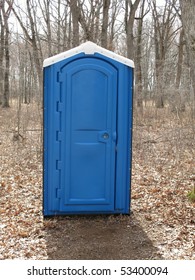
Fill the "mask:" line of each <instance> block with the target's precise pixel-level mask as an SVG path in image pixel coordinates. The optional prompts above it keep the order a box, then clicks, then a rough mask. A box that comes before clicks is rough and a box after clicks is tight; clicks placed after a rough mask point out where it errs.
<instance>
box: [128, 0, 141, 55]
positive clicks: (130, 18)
mask: <svg viewBox="0 0 195 280" xmlns="http://www.w3.org/2000/svg"><path fill="white" fill-rule="evenodd" d="M139 3H140V0H136V1H135V2H134V4H132V1H130V0H126V1H125V23H126V38H127V39H126V40H127V57H128V58H130V59H134V52H135V49H134V36H133V27H134V21H135V13H136V10H137V8H138V5H139ZM129 8H130V11H129Z"/></svg>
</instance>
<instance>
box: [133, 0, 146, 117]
mask: <svg viewBox="0 0 195 280" xmlns="http://www.w3.org/2000/svg"><path fill="white" fill-rule="evenodd" d="M144 4H145V0H143V2H142V6H141V10H140V15H139V22H138V28H137V44H136V58H135V62H136V68H135V81H136V88H135V96H136V99H137V106H138V107H139V108H140V109H141V110H140V111H141V114H142V113H143V97H142V68H141V57H142V28H143V18H144Z"/></svg>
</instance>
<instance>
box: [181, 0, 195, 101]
mask: <svg viewBox="0 0 195 280" xmlns="http://www.w3.org/2000/svg"><path fill="white" fill-rule="evenodd" d="M180 6H181V20H182V25H183V29H184V36H185V40H186V49H187V53H188V61H189V67H190V76H191V82H192V87H193V92H194V96H195V69H194V65H195V29H194V26H195V17H194V14H195V3H194V0H182V1H181V0H180Z"/></svg>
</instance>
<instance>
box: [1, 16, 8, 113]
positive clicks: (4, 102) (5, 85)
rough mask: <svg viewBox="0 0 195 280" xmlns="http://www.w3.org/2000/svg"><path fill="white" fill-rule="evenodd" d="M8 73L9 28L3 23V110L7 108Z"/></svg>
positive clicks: (6, 23)
mask: <svg viewBox="0 0 195 280" xmlns="http://www.w3.org/2000/svg"><path fill="white" fill-rule="evenodd" d="M9 71H10V54H9V26H8V22H7V21H6V22H5V76H4V93H3V104H2V106H3V107H4V108H8V107H9V94H10V92H9Z"/></svg>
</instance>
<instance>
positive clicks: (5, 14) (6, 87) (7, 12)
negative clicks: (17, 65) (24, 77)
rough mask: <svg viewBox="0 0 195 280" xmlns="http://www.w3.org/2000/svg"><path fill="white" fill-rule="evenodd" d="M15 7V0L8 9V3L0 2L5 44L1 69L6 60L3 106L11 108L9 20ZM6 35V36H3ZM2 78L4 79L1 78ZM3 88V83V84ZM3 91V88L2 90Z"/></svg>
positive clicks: (1, 58)
mask: <svg viewBox="0 0 195 280" xmlns="http://www.w3.org/2000/svg"><path fill="white" fill-rule="evenodd" d="M12 5H13V0H12V1H10V3H9V5H8V7H7V6H6V1H5V0H1V2H0V12H1V13H2V15H1V16H0V23H1V28H2V30H1V32H2V33H1V36H2V37H1V39H2V42H1V43H2V44H3V48H4V50H3V49H1V53H0V67H3V56H4V58H5V70H4V71H3V69H1V72H0V74H1V75H2V73H4V89H3V98H2V99H3V100H2V106H3V107H9V94H10V89H9V73H10V72H9V71H10V51H9V23H8V19H9V16H10V13H11V9H12ZM3 33H4V34H3ZM1 78H2V77H1ZM1 87H2V82H1ZM1 90H2V88H1Z"/></svg>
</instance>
